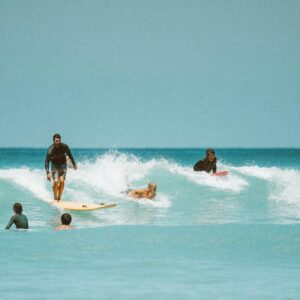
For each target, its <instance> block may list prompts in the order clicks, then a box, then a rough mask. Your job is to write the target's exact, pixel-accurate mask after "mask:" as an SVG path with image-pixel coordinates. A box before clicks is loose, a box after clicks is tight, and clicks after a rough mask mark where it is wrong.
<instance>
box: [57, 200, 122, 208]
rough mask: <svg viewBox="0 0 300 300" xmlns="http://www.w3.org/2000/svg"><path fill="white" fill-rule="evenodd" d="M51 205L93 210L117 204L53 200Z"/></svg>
mask: <svg viewBox="0 0 300 300" xmlns="http://www.w3.org/2000/svg"><path fill="white" fill-rule="evenodd" d="M52 205H53V206H56V207H58V208H62V209H66V210H80V211H84V210H95V209H101V208H111V207H115V206H117V204H113V203H111V204H106V203H100V204H91V203H83V202H81V203H79V202H70V201H62V200H61V201H56V200H53V202H52Z"/></svg>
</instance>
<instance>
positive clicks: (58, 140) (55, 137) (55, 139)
mask: <svg viewBox="0 0 300 300" xmlns="http://www.w3.org/2000/svg"><path fill="white" fill-rule="evenodd" d="M53 142H54V146H56V147H59V146H60V144H61V136H60V134H59V133H55V134H54V135H53Z"/></svg>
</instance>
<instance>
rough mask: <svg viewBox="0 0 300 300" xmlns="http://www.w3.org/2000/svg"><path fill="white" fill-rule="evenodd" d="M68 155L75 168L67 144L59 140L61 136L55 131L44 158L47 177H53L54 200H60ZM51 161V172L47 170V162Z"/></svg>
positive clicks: (74, 167)
mask: <svg viewBox="0 0 300 300" xmlns="http://www.w3.org/2000/svg"><path fill="white" fill-rule="evenodd" d="M66 156H68V157H69V158H70V160H71V162H72V164H73V169H74V170H77V165H76V163H75V160H74V158H73V155H72V153H71V150H70V148H69V146H68V145H66V144H63V143H62V142H61V136H60V135H59V134H58V133H56V134H54V136H53V144H52V145H51V146H50V147H49V148H48V150H47V155H46V159H45V169H46V172H47V179H48V180H49V181H51V176H52V179H53V194H54V200H58V201H59V200H61V197H62V193H63V191H64V186H65V179H66V174H67V160H66ZM50 161H51V172H50V171H49V163H50Z"/></svg>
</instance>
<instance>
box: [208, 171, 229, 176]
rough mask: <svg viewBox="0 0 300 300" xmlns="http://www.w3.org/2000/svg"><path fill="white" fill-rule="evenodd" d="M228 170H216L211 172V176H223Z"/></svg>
mask: <svg viewBox="0 0 300 300" xmlns="http://www.w3.org/2000/svg"><path fill="white" fill-rule="evenodd" d="M228 173H229V172H228V171H220V172H217V173H213V174H211V175H212V176H225V175H227V174H228Z"/></svg>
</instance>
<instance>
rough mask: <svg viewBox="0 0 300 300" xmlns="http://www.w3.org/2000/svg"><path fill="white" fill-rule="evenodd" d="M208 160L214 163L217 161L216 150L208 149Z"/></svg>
mask: <svg viewBox="0 0 300 300" xmlns="http://www.w3.org/2000/svg"><path fill="white" fill-rule="evenodd" d="M206 159H207V160H209V161H211V162H213V161H214V160H215V159H216V155H215V150H214V149H211V148H209V149H206Z"/></svg>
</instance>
